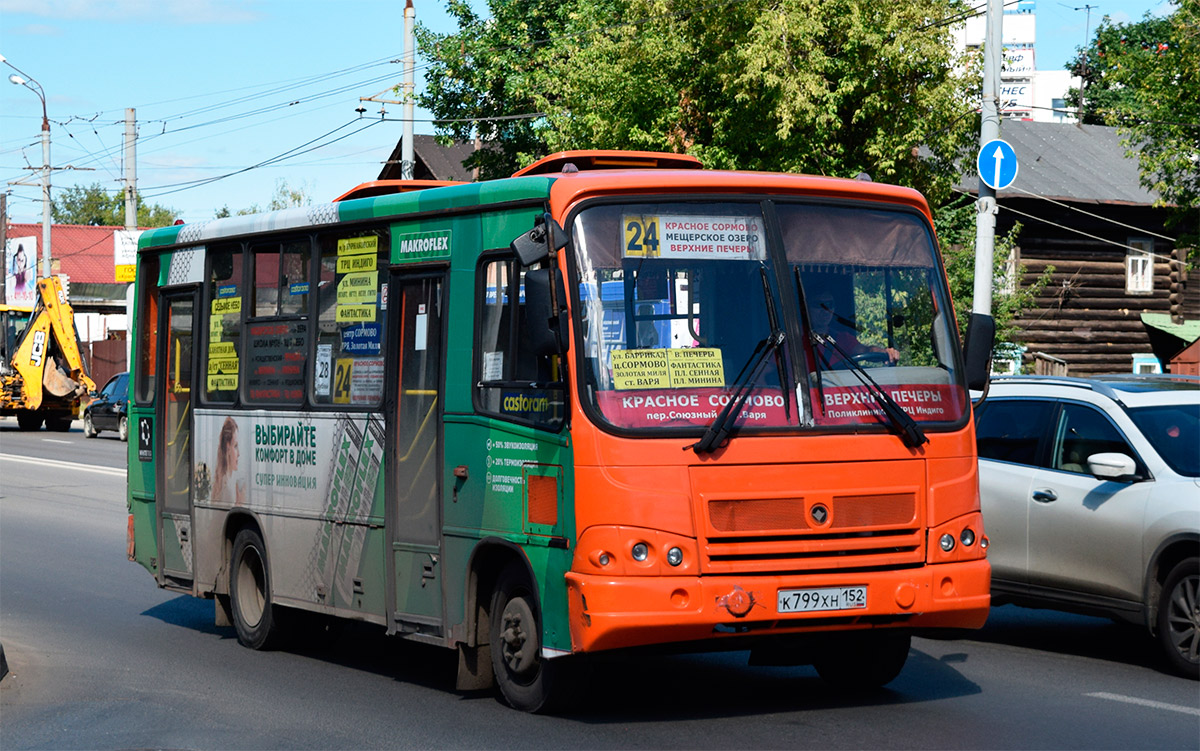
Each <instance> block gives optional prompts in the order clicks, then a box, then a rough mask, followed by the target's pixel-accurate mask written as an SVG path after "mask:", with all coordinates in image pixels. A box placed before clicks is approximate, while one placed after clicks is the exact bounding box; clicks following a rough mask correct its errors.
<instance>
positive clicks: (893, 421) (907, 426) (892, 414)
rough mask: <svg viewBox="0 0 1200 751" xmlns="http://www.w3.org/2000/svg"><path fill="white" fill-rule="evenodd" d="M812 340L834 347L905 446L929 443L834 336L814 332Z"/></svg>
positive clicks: (901, 408) (893, 400)
mask: <svg viewBox="0 0 1200 751" xmlns="http://www.w3.org/2000/svg"><path fill="white" fill-rule="evenodd" d="M812 338H813V341H814V342H816V344H817V345H818V346H819V345H822V344H827V345H829V346H830V347H833V349H834V351H836V352H837V353H838V354H839V355H841V356H842V359H843V360H845V362H846V364H847V365H848V366H849V367H850V372H852V373H854V375H855V376H857V377H858V380H859V381H860V382H861V383H862V385H863V386H865V387H866V388H867V392H868V393H870V394H871V396H872V397H874V399H875V402H876V403H877V404H878V405H879V407H880V408H881V409H882V410H883V414H884V415H885V416H886V417H887V418H888V423H889V424H890V425H891V426H892V427H893V428H895V429H896V432H897V433H899V435H900V440H902V441H904V445H905V446H908V447H909V448H912V449H915V448H917V447H918V446H920V445H921V444H923V443H928V442H929V439H928V438H926V437H925V431H923V430H921V426H920V425H917V421H916V420H914V419H912V416H911V415H909V414H908V412H905V411H904V408H903V407H901V406H900V405H899V404H897V403H896V400H895V399H893V398H892V397H891V396H890V395H889V394H888V392H886V391H884V390H883V387H882V386H880V385H879V382H878V381H876V380H875V379H874V378H872V377H871V374H870V373H868V372H867V370H866V368H864V367H863V366H861V365H859V364H858V363H857V362H855V361H854V359H853V358H852V357H851V356H850V353H849V352H847V351H846V350H844V349H842V348H841V347H839V346H838V343H837V342H835V341H834V340H833V337H832V336H829V335H828V334H818V333H817V332H815V331H814V332H812ZM818 367H819V366H818Z"/></svg>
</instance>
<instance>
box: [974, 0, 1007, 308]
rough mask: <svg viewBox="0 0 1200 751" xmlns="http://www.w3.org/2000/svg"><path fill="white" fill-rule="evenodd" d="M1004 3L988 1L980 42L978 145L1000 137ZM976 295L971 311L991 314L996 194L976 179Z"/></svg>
mask: <svg viewBox="0 0 1200 751" xmlns="http://www.w3.org/2000/svg"><path fill="white" fill-rule="evenodd" d="M1003 18H1004V1H1003V0H987V31H986V33H985V35H984V42H983V102H982V109H981V115H982V124H981V126H980V128H979V146H980V148H982V147H983V145H984V144H986V143H988V142H989V141H993V140H995V139H997V138H999V137H1000V96H999V92H1000V61H1001V55H1002V49H1003V40H1004V34H1003ZM975 209H976V212H977V213H976V215H975V293H974V303H973V305H972V306H971V310H972V311H973V312H975V313H983V314H985V315H989V316H990V315H991V314H992V262H993V257H994V256H995V246H996V213H997V211H998V210H999V209H998V208H997V207H996V191H995V190H993V189H992V188H990V187H988V186H987V185H986V184H985V183H984V182H983V177H982V176H980V179H979V201H978V202H977V203H976V204H975Z"/></svg>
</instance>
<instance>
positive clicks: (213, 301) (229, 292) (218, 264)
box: [204, 245, 243, 403]
mask: <svg viewBox="0 0 1200 751" xmlns="http://www.w3.org/2000/svg"><path fill="white" fill-rule="evenodd" d="M208 257H209V272H208V285H207V290H206V292H207V298H206V302H205V305H206V306H207V311H208V316H207V318H208V326H207V329H206V331H205V333H206V334H207V342H206V343H205V352H207V353H208V354H207V355H206V357H207V360H206V365H207V367H206V368H205V372H206V377H205V382H204V398H205V401H207V402H224V403H230V402H233V401H234V400H235V399H236V397H237V389H238V372H239V370H240V368H239V363H240V361H241V341H242V299H243V294H242V284H243V281H242V249H241V246H240V245H225V246H215V247H213V248H212V249H210V251H209V254H208Z"/></svg>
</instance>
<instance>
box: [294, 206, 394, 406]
mask: <svg viewBox="0 0 1200 751" xmlns="http://www.w3.org/2000/svg"><path fill="white" fill-rule="evenodd" d="M318 242H319V245H320V253H321V256H320V264H319V266H318V267H317V277H316V292H315V294H316V305H317V324H316V337H317V346H316V357H314V358H313V360H312V365H311V369H312V401H313V402H314V403H316V404H337V405H345V406H359V407H377V406H379V404H380V403H381V401H382V399H383V383H384V379H383V372H384V357H383V346H384V342H385V339H384V325H383V324H384V319H385V317H386V310H387V302H386V301H387V282H386V276H385V274H383V273H382V272H383V270H384V269H385V268H386V260H385V259H386V258H387V256H386V252H387V249H388V247H389V245H388V232H387V230H386V229H379V230H367V231H362V230H359V231H354V232H342V233H329V234H324V235H321V236H320V237H319V238H318ZM381 253H383V254H385V255H383V256H382V257H381V256H380V254H381Z"/></svg>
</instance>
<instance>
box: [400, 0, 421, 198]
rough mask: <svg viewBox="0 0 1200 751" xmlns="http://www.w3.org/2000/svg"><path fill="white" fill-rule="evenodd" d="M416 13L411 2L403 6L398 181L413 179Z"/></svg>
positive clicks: (407, 0)
mask: <svg viewBox="0 0 1200 751" xmlns="http://www.w3.org/2000/svg"><path fill="white" fill-rule="evenodd" d="M416 19H417V11H416V10H414V9H413V4H412V0H406V2H405V4H404V110H403V112H404V128H403V131H402V133H401V142H400V179H401V180H411V179H413V114H414V109H413V95H414V94H415V93H416V91H415V88H414V86H413V73H414V69H415V67H416V57H417V56H416V41H415V39H414V37H413V26H414V25H415V23H416Z"/></svg>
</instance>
